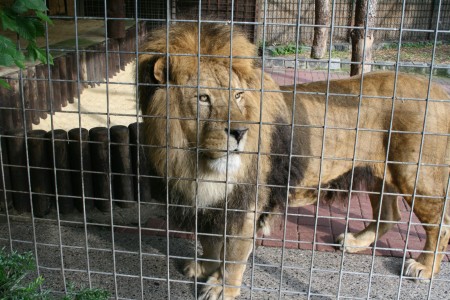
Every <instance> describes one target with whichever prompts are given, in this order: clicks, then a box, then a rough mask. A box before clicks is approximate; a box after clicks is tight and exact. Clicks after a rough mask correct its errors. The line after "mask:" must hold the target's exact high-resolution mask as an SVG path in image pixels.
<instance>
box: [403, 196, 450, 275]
mask: <svg viewBox="0 0 450 300" xmlns="http://www.w3.org/2000/svg"><path fill="white" fill-rule="evenodd" d="M442 209H443V201H441V200H438V199H431V198H416V200H415V203H414V213H415V214H416V215H417V217H418V218H419V220H420V221H421V222H422V225H423V227H424V229H425V232H426V235H427V238H426V242H425V246H424V249H423V250H424V251H426V252H422V253H421V254H420V255H419V256H418V257H417V258H416V259H413V258H410V259H408V260H407V261H406V263H405V267H404V271H403V275H404V276H408V277H413V278H415V279H429V278H431V276H432V275H433V274H437V273H438V272H439V270H440V267H441V262H442V259H443V257H444V255H445V254H444V252H445V250H446V249H447V244H448V242H449V239H450V216H448V215H446V216H445V218H444V222H443V223H442V228H440V227H441V226H440V220H441V214H442ZM430 212H432V213H430ZM436 251H437V253H436Z"/></svg>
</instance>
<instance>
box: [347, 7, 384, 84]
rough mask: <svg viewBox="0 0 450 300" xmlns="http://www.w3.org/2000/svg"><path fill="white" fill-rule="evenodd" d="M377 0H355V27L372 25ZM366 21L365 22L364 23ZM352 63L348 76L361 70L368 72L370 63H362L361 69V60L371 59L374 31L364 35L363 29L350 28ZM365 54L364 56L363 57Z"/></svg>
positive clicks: (369, 60) (358, 73)
mask: <svg viewBox="0 0 450 300" xmlns="http://www.w3.org/2000/svg"><path fill="white" fill-rule="evenodd" d="M377 6H378V0H356V6H355V26H356V27H364V28H366V26H367V27H373V26H374V24H375V15H376V12H377ZM366 21H367V24H366ZM351 36H352V62H353V63H357V64H352V65H351V67H350V76H355V75H360V74H361V73H362V72H363V71H364V72H370V70H371V67H372V66H371V65H366V64H365V65H364V66H365V67H364V70H363V69H362V61H363V58H364V62H371V61H372V45H373V39H374V31H373V30H369V31H368V32H367V34H366V35H365V30H364V29H358V28H355V29H353V30H352V34H351ZM364 54H365V57H364Z"/></svg>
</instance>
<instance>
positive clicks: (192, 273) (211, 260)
mask: <svg viewBox="0 0 450 300" xmlns="http://www.w3.org/2000/svg"><path fill="white" fill-rule="evenodd" d="M198 239H199V240H200V243H201V245H202V248H203V255H202V256H201V259H205V260H201V259H200V260H197V261H195V260H191V261H189V262H188V263H187V264H186V266H185V267H184V274H185V275H186V276H188V277H191V278H193V277H197V278H198V279H206V278H208V277H209V276H210V275H211V274H212V273H214V272H215V271H217V269H218V268H219V266H220V260H221V253H222V248H223V239H222V238H221V237H215V236H205V235H200V236H199V238H198Z"/></svg>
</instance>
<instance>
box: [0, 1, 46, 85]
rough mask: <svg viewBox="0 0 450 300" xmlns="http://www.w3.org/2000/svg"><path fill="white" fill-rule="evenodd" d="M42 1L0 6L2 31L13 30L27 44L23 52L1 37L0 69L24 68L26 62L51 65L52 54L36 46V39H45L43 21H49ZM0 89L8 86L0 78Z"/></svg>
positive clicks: (9, 40) (12, 42) (7, 39)
mask: <svg viewBox="0 0 450 300" xmlns="http://www.w3.org/2000/svg"><path fill="white" fill-rule="evenodd" d="M46 11H47V6H46V5H45V0H16V1H14V3H13V5H11V6H10V7H0V22H1V24H2V29H3V30H4V31H7V30H9V31H12V32H15V33H16V34H17V36H18V37H19V38H20V39H22V40H23V41H26V43H27V45H26V48H25V51H24V50H23V49H20V48H18V47H17V45H16V42H14V41H12V40H11V39H9V38H7V37H6V36H3V35H0V66H5V67H10V66H14V65H15V66H17V67H19V68H22V69H23V68H25V61H26V60H31V61H35V60H39V61H41V62H42V63H47V62H48V63H50V64H53V58H52V56H51V55H48V56H47V52H46V51H45V49H41V48H39V47H38V46H37V45H36V38H37V37H43V36H45V26H44V24H45V22H47V23H49V24H51V23H52V21H51V20H50V19H49V18H48V17H47V15H46V14H45V13H46ZM0 86H3V87H9V86H8V84H7V83H6V82H5V81H4V80H1V79H0Z"/></svg>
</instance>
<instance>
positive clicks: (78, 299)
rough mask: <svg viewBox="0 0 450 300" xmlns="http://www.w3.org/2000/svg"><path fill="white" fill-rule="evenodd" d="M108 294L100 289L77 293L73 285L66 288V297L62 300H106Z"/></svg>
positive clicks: (82, 290)
mask: <svg viewBox="0 0 450 300" xmlns="http://www.w3.org/2000/svg"><path fill="white" fill-rule="evenodd" d="M108 298H109V293H108V292H107V291H104V290H100V289H86V288H84V289H81V290H80V291H77V290H76V288H75V286H74V285H73V284H69V285H68V287H67V296H65V297H64V298H63V300H106V299H108Z"/></svg>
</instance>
